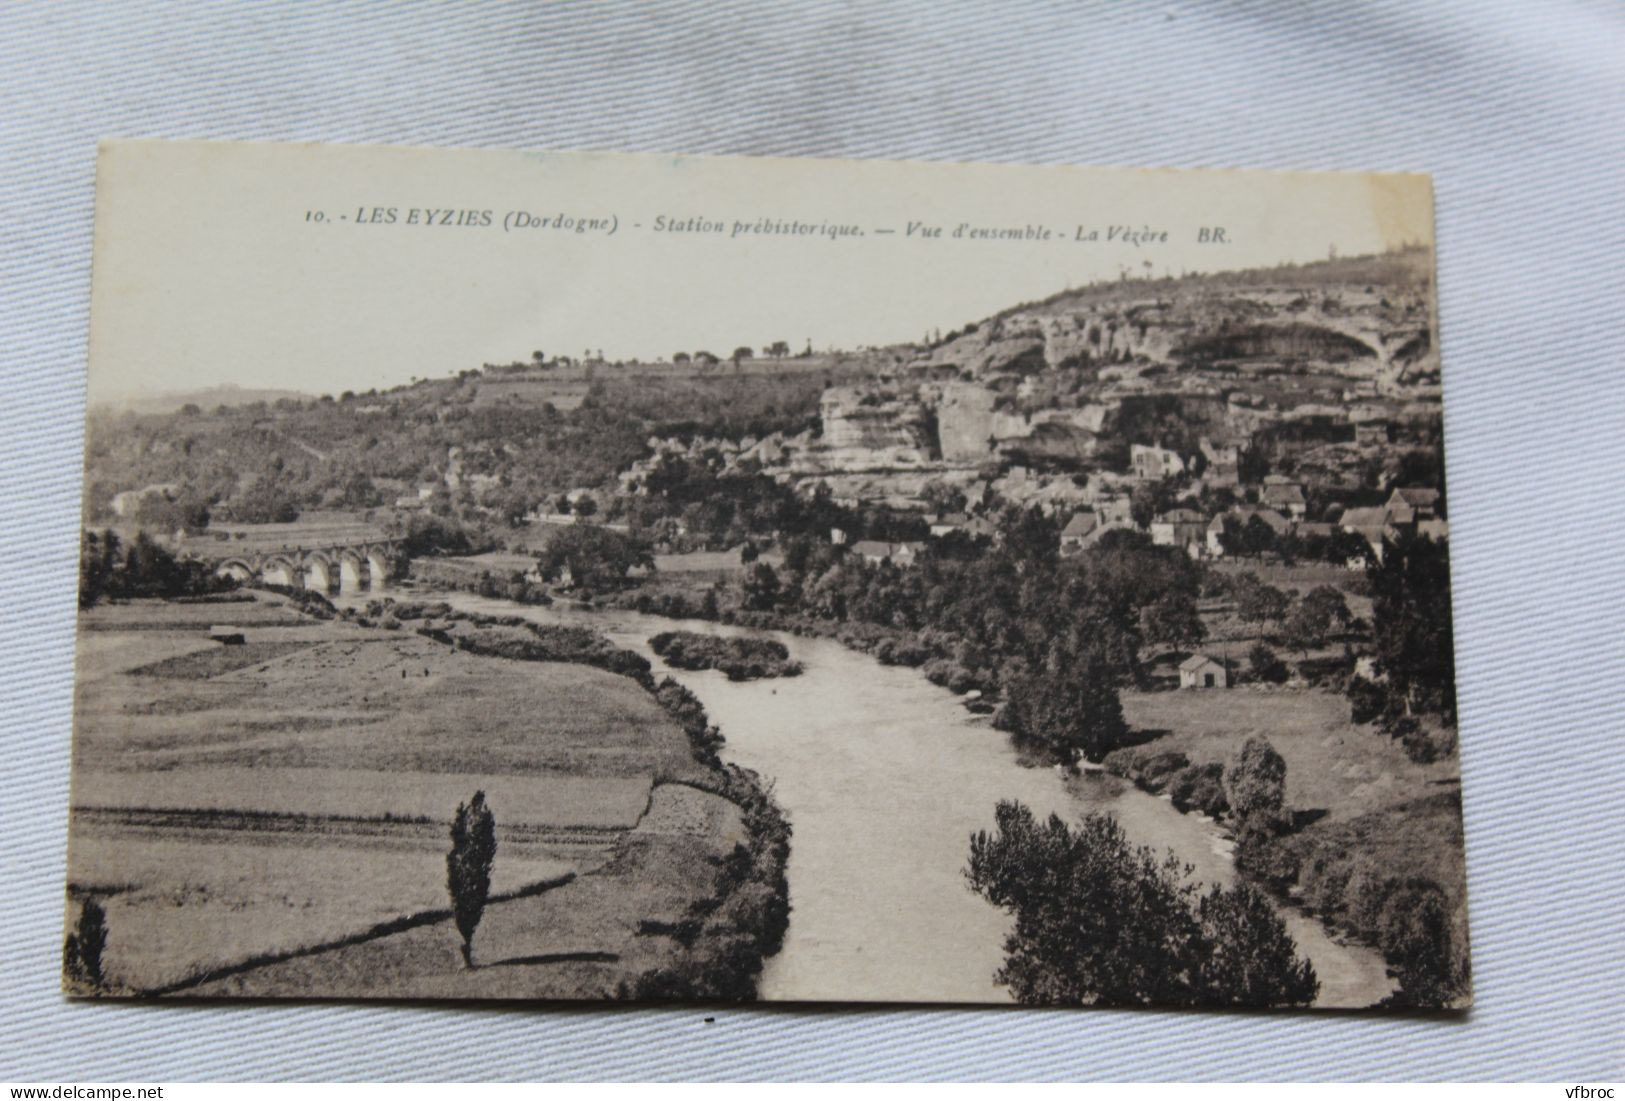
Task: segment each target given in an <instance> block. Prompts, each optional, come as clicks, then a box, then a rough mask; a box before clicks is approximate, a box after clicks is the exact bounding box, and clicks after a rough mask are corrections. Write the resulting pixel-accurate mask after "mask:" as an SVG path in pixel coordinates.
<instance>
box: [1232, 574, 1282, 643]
mask: <svg viewBox="0 0 1625 1101" xmlns="http://www.w3.org/2000/svg"><path fill="white" fill-rule="evenodd" d="M1231 587H1232V591H1233V592H1234V594H1235V601H1236V614H1237V615H1239V616H1240V617H1241V618H1242V619H1244V620H1246V621H1247V622H1249V623H1256V624H1258V634H1259V637H1260V638H1262V637H1263V634H1264V624H1265V623H1268V622H1271V621H1273V620H1278V619H1280V618H1281V616H1282V615H1284V614H1285V613H1286V610H1287V607H1288V606H1289V605H1290V604H1291V602H1292V601H1291V598H1290V597H1288V596H1287V595H1286V593H1284V592H1282V591H1281V590H1280V589H1277V588H1276V587H1275V586H1274V585H1267V584H1265V583H1264V582H1262V581H1260V580H1259V579H1258V575H1257V574H1255V573H1243V574H1238V575H1237V576H1236V577H1235V578H1234V579H1233V580H1232V581H1231Z"/></svg>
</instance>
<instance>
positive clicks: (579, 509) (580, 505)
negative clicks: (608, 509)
mask: <svg viewBox="0 0 1625 1101" xmlns="http://www.w3.org/2000/svg"><path fill="white" fill-rule="evenodd" d="M597 511H598V502H597V501H595V500H593V499H592V497H591V496H589V495H588V494H585V493H583V494H582V495H581V496H579V497H577V498H576V500H575V513H576V516H578V517H580V518H582V519H586V518H587V517H588V516H591V515H593V514H594V513H596V512H597Z"/></svg>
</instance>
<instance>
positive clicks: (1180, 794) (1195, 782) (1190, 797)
mask: <svg viewBox="0 0 1625 1101" xmlns="http://www.w3.org/2000/svg"><path fill="white" fill-rule="evenodd" d="M1168 797H1169V798H1170V799H1172V800H1173V804H1174V806H1176V807H1178V808H1179V809H1180V810H1181V811H1189V810H1199V811H1201V812H1202V813H1203V814H1205V815H1207V816H1208V817H1209V818H1219V817H1221V816H1222V815H1223V814H1224V813H1225V811H1227V810H1229V809H1230V804H1229V802H1228V800H1227V799H1226V797H1225V790H1224V766H1223V765H1221V764H1219V763H1218V762H1217V761H1213V762H1209V763H1208V764H1205V765H1189V766H1187V767H1185V768H1182V769H1180V770H1179V771H1178V772H1176V773H1174V774H1173V776H1172V778H1171V779H1170V780H1169V781H1168Z"/></svg>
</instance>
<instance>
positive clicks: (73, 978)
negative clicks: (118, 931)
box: [62, 898, 107, 989]
mask: <svg viewBox="0 0 1625 1101" xmlns="http://www.w3.org/2000/svg"><path fill="white" fill-rule="evenodd" d="M106 947H107V914H106V912H105V911H104V910H103V909H102V904H101V903H100V902H97V901H96V900H95V899H94V898H87V899H85V903H84V905H83V906H81V907H80V908H79V921H78V922H77V924H76V925H75V926H74V930H73V932H71V933H69V934H68V939H67V941H66V942H65V943H64V944H63V945H62V971H63V974H64V976H65V977H66V978H67V980H68V981H69V982H71V983H75V984H78V985H83V986H89V987H91V988H93V989H94V988H99V987H100V986H102V985H103V983H105V982H106V976H105V975H104V974H103V972H102V952H103V950H104V949H105V948H106Z"/></svg>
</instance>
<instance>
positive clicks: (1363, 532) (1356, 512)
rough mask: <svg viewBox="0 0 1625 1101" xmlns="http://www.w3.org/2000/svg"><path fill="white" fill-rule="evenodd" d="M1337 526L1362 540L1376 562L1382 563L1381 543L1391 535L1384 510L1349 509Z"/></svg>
mask: <svg viewBox="0 0 1625 1101" xmlns="http://www.w3.org/2000/svg"><path fill="white" fill-rule="evenodd" d="M1337 526H1338V527H1340V528H1342V529H1343V530H1344V531H1349V532H1353V533H1354V534H1355V535H1358V536H1360V537H1361V538H1363V539H1364V540H1365V541H1366V543H1367V544H1369V545H1370V547H1371V553H1372V554H1374V555H1375V556H1376V559H1377V561H1378V562H1381V561H1382V541H1383V540H1384V539H1385V538H1387V537H1389V536H1390V535H1392V534H1393V531H1394V529H1393V525H1391V524H1390V523H1389V520H1388V510H1387V509H1386V508H1351V509H1346V510H1344V512H1343V515H1342V517H1341V518H1340V519H1339V520H1338V521H1337Z"/></svg>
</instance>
